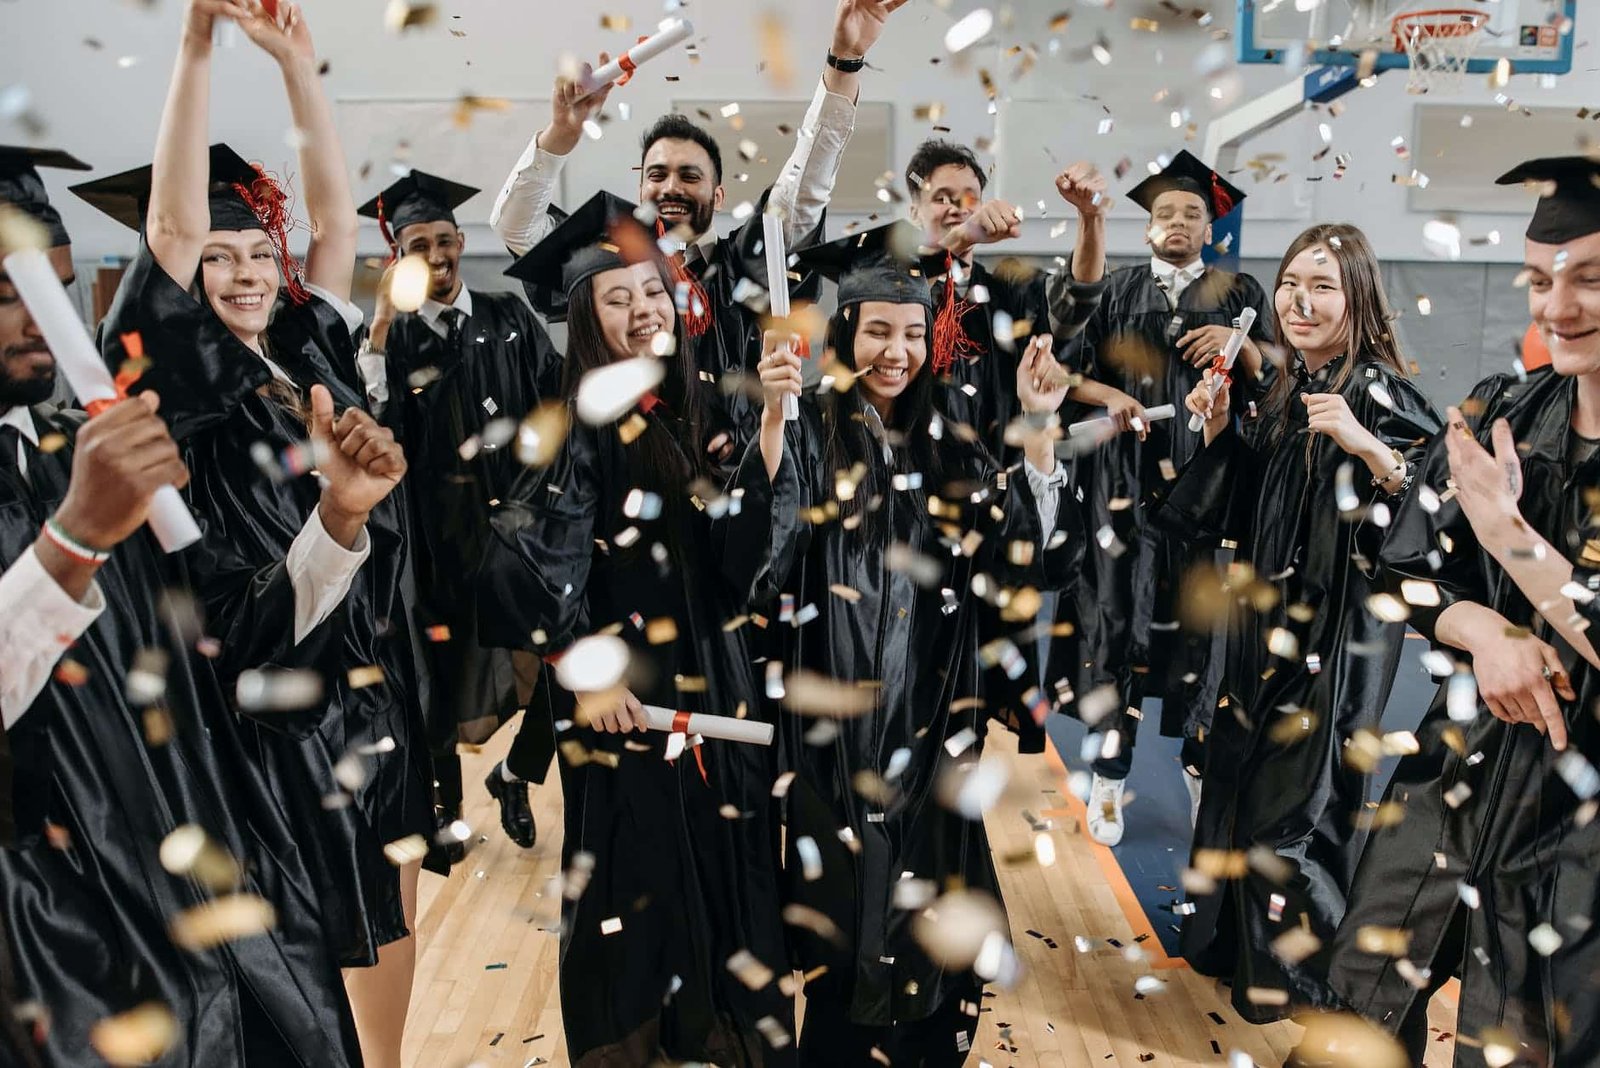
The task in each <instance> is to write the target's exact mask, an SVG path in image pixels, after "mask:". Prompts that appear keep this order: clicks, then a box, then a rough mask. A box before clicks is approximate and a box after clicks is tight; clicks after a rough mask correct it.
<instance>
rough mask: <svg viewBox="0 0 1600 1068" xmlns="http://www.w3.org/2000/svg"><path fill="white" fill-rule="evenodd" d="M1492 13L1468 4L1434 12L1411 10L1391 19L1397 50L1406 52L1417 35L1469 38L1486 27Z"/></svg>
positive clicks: (1395, 48) (1390, 25)
mask: <svg viewBox="0 0 1600 1068" xmlns="http://www.w3.org/2000/svg"><path fill="white" fill-rule="evenodd" d="M1488 21H1489V16H1487V15H1485V14H1484V13H1483V12H1481V11H1473V10H1471V9H1470V8H1465V7H1441V8H1435V9H1434V10H1431V11H1407V12H1405V13H1404V14H1400V15H1396V16H1395V17H1394V18H1392V19H1390V20H1389V28H1390V29H1391V30H1392V31H1393V33H1394V50H1395V51H1396V52H1404V51H1405V50H1406V44H1407V42H1409V41H1410V39H1411V38H1412V37H1413V36H1417V37H1466V36H1469V35H1470V34H1474V33H1477V32H1478V31H1479V30H1481V29H1483V25H1484V23H1486V22H1488Z"/></svg>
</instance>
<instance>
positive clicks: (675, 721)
mask: <svg viewBox="0 0 1600 1068" xmlns="http://www.w3.org/2000/svg"><path fill="white" fill-rule="evenodd" d="M672 733H674V734H681V735H683V736H684V744H685V745H687V744H688V737H689V713H687V712H681V711H680V712H677V713H675V714H674V715H673V717H672ZM694 762H695V764H696V765H698V766H699V768H700V781H701V782H703V783H705V784H706V785H707V786H710V785H711V780H710V779H709V778H708V777H707V776H706V760H705V757H703V756H701V755H700V747H699V746H698V745H697V746H695V747H694Z"/></svg>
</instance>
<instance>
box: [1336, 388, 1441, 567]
mask: <svg viewBox="0 0 1600 1068" xmlns="http://www.w3.org/2000/svg"><path fill="white" fill-rule="evenodd" d="M1357 382H1358V383H1359V382H1368V383H1382V388H1383V390H1384V391H1385V393H1386V394H1387V396H1386V397H1385V400H1387V401H1388V403H1387V404H1386V403H1384V402H1383V401H1380V400H1378V399H1377V398H1376V397H1375V396H1373V393H1372V392H1371V390H1370V387H1358V388H1366V389H1368V392H1367V395H1366V396H1365V397H1361V396H1357V397H1355V398H1353V400H1352V405H1353V407H1354V410H1355V411H1356V412H1358V413H1359V415H1360V418H1361V423H1362V425H1363V426H1365V427H1366V428H1367V429H1368V430H1370V431H1371V432H1372V434H1373V436H1374V437H1376V438H1377V439H1378V440H1379V441H1381V442H1383V444H1384V445H1385V446H1386V447H1388V448H1389V449H1391V450H1393V451H1394V452H1397V453H1399V454H1400V457H1401V459H1402V460H1403V461H1404V462H1405V463H1406V464H1408V465H1409V469H1410V470H1411V471H1412V472H1413V475H1412V480H1411V481H1412V484H1413V485H1415V483H1416V472H1417V471H1419V470H1420V465H1421V464H1422V461H1423V459H1424V458H1425V456H1426V454H1427V451H1428V443H1429V442H1430V441H1432V440H1433V438H1434V436H1435V435H1436V434H1438V432H1439V428H1440V422H1439V413H1438V412H1437V411H1435V410H1434V407H1433V404H1432V402H1430V401H1429V400H1428V398H1427V397H1425V396H1423V395H1422V391H1421V390H1419V389H1418V388H1417V387H1416V386H1415V385H1414V384H1413V383H1412V382H1411V381H1410V380H1408V379H1404V378H1401V377H1400V376H1399V375H1396V374H1385V375H1382V376H1380V377H1377V378H1371V379H1367V378H1358V379H1357ZM1352 462H1353V463H1354V464H1355V490H1356V494H1357V496H1358V497H1360V499H1361V503H1362V505H1363V506H1364V507H1363V509H1362V519H1361V522H1360V525H1359V526H1358V527H1357V528H1356V540H1355V544H1356V549H1357V552H1358V558H1357V560H1356V564H1357V566H1359V567H1360V568H1361V569H1362V571H1363V573H1365V574H1366V575H1367V576H1368V577H1369V578H1370V577H1374V572H1375V569H1376V563H1375V562H1376V560H1377V557H1378V554H1379V553H1380V552H1382V548H1383V541H1384V538H1385V536H1386V534H1387V528H1386V527H1385V526H1383V525H1380V524H1379V523H1377V522H1374V514H1375V513H1374V510H1373V508H1372V507H1371V506H1373V505H1376V504H1386V505H1388V510H1389V512H1390V514H1391V517H1392V513H1393V509H1394V507H1395V506H1396V505H1397V504H1399V503H1400V496H1399V495H1395V496H1390V495H1388V494H1385V493H1384V491H1383V490H1382V489H1380V488H1378V487H1376V486H1373V485H1372V475H1371V472H1369V471H1368V470H1367V467H1366V465H1365V464H1363V463H1361V462H1360V461H1357V460H1352Z"/></svg>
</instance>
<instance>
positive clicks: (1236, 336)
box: [1189, 307, 1256, 430]
mask: <svg viewBox="0 0 1600 1068" xmlns="http://www.w3.org/2000/svg"><path fill="white" fill-rule="evenodd" d="M1255 322H1256V310H1255V309H1254V308H1249V307H1247V308H1245V309H1244V311H1242V312H1240V313H1239V318H1237V319H1235V320H1234V321H1233V333H1231V334H1229V335H1228V343H1227V344H1226V345H1224V346H1223V348H1222V373H1223V374H1227V373H1228V372H1229V371H1232V370H1233V363H1234V361H1235V360H1237V359H1238V358H1239V350H1240V349H1242V348H1244V339H1245V338H1246V337H1247V336H1248V335H1249V333H1250V328H1251V327H1252V326H1254V325H1255ZM1209 392H1210V394H1211V399H1212V400H1216V399H1217V382H1216V379H1212V380H1211V388H1210V390H1209ZM1205 425H1206V421H1205V419H1204V418H1202V417H1201V416H1200V414H1199V413H1198V412H1196V413H1195V414H1194V415H1191V416H1189V429H1190V430H1199V429H1200V428H1201V427H1203V426H1205Z"/></svg>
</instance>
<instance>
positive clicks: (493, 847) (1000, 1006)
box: [404, 721, 1455, 1068]
mask: <svg viewBox="0 0 1600 1068" xmlns="http://www.w3.org/2000/svg"><path fill="white" fill-rule="evenodd" d="M514 722H515V721H514ZM511 729H512V727H511V726H508V727H507V728H505V729H502V730H501V731H500V733H499V734H497V735H496V736H495V737H494V738H493V739H491V740H490V742H489V744H487V745H486V746H484V747H483V749H482V750H481V751H480V752H475V753H470V754H465V755H464V756H463V758H462V764H463V779H464V781H465V782H466V783H467V804H466V812H465V814H464V818H465V819H466V820H467V822H468V823H469V824H471V825H472V826H473V827H474V828H475V830H476V832H477V833H476V835H475V836H474V846H475V848H474V849H473V851H472V852H471V853H470V854H469V855H468V857H467V861H466V863H464V864H462V865H458V866H457V868H456V870H455V872H454V873H453V874H452V875H451V876H450V878H449V879H442V878H440V877H438V876H435V875H430V874H428V873H426V872H424V873H423V875H422V888H421V896H420V902H419V909H418V922H417V928H418V936H419V938H420V940H421V942H420V947H419V949H420V953H419V956H418V962H417V976H416V984H415V986H414V988H413V992H412V1002H411V1012H410V1017H409V1020H408V1022H407V1029H406V1043H405V1056H404V1062H405V1063H406V1064H407V1065H415V1066H417V1068H465V1066H467V1065H483V1066H485V1068H489V1066H506V1068H525V1066H528V1065H541V1064H551V1065H561V1066H564V1065H566V1064H567V1063H568V1061H567V1056H566V1047H565V1043H564V1042H563V1041H562V1036H561V1008H560V1002H559V999H558V997H557V994H556V963H557V953H558V945H557V942H556V936H555V935H554V934H551V933H548V932H547V931H545V930H544V928H545V927H547V926H549V927H554V920H555V915H556V903H555V902H554V901H551V900H547V898H546V895H545V894H544V890H545V884H546V882H547V881H548V880H549V878H550V877H551V876H552V875H553V874H555V873H556V872H557V870H558V868H559V865H560V856H561V849H560V843H561V789H560V785H559V780H558V778H557V776H556V775H555V774H554V770H553V769H552V774H551V776H550V782H549V784H548V785H546V786H543V787H539V788H537V789H535V790H534V791H533V810H534V816H535V818H536V819H537V821H538V824H539V843H538V845H537V846H536V847H535V848H534V849H532V850H521V849H518V848H517V847H516V846H514V845H513V844H512V843H511V842H510V840H508V839H507V838H506V836H505V834H504V832H503V831H501V829H500V820H499V813H498V811H497V809H496V807H495V805H494V802H493V801H491V800H490V799H489V797H488V795H487V794H486V793H485V792H484V790H483V786H482V782H483V778H484V776H485V775H486V774H487V773H488V769H489V767H490V765H491V764H492V763H493V762H494V761H496V760H498V759H499V758H500V757H501V756H502V755H503V754H504V752H505V750H506V748H507V746H508V745H509V744H510V736H511ZM984 759H985V760H1006V761H1011V762H1015V767H1014V769H1013V775H1012V779H1013V782H1014V783H1021V784H1023V785H1022V786H1020V787H1019V788H1017V789H1016V790H1014V791H1013V792H1012V793H1011V794H1009V795H1008V796H1007V797H1006V798H1004V799H1003V800H1002V802H1001V803H1000V804H999V805H997V806H996V808H995V810H994V811H993V812H991V813H990V815H989V817H988V827H989V837H990V843H991V845H992V847H993V849H994V854H995V857H996V865H997V867H998V868H999V872H1000V882H1001V887H1002V889H1003V891H1004V894H1005V900H1006V907H1007V910H1008V912H1009V914H1010V917H1011V933H1012V939H1013V941H1014V942H1015V943H1016V946H1017V950H1018V952H1019V954H1020V955H1021V957H1022V960H1023V962H1024V964H1025V966H1026V969H1027V971H1026V974H1025V975H1024V977H1023V981H1022V982H1021V983H1020V984H1019V985H1018V986H1017V987H1016V988H1015V989H1012V990H1009V991H1001V992H999V993H998V994H997V996H994V997H988V998H985V999H984V1008H985V1012H984V1014H983V1018H982V1021H981V1026H980V1028H979V1030H978V1041H977V1044H976V1047H975V1049H974V1051H973V1052H974V1055H973V1056H972V1057H971V1058H969V1060H968V1062H967V1063H968V1065H969V1066H973V1068H976V1066H977V1065H978V1064H979V1063H980V1061H984V1062H988V1063H990V1064H992V1065H994V1066H995V1068H1006V1066H1014V1068H1034V1066H1048V1068H1068V1066H1080V1065H1082V1066H1089V1065H1096V1066H1107V1068H1124V1066H1126V1068H1134V1066H1142V1065H1155V1066H1160V1068H1167V1066H1172V1068H1179V1066H1187V1065H1223V1064H1226V1063H1227V1057H1228V1054H1229V1053H1230V1052H1231V1051H1233V1050H1240V1051H1243V1052H1245V1053H1247V1054H1249V1055H1250V1057H1251V1058H1252V1059H1253V1060H1254V1061H1255V1063H1256V1064H1258V1065H1261V1066H1263V1068H1269V1066H1271V1068H1276V1066H1278V1065H1281V1064H1282V1063H1283V1059H1284V1056H1285V1055H1286V1054H1287V1052H1288V1050H1289V1048H1290V1047H1291V1046H1292V1045H1293V1044H1294V1041H1295V1039H1296V1038H1297V1037H1298V1034H1299V1030H1300V1029H1299V1028H1298V1027H1296V1026H1295V1025H1294V1024H1289V1023H1282V1024H1274V1025H1272V1026H1269V1027H1254V1026H1251V1025H1249V1024H1246V1023H1244V1022H1243V1021H1241V1020H1240V1019H1239V1017H1238V1015H1237V1014H1236V1013H1234V1012H1233V1010H1232V1009H1231V1008H1230V1007H1229V1005H1228V1001H1227V992H1226V991H1225V990H1220V991H1219V988H1218V987H1217V985H1216V984H1215V983H1214V982H1213V981H1211V980H1209V979H1206V978H1204V977H1202V976H1198V975H1196V974H1194V973H1193V972H1192V971H1190V970H1189V969H1188V967H1187V966H1185V965H1184V964H1183V963H1182V961H1174V960H1168V959H1167V958H1166V957H1165V955H1164V954H1163V953H1162V951H1161V948H1160V945H1159V943H1158V941H1157V939H1156V938H1155V935H1154V932H1153V931H1152V930H1151V928H1150V925H1149V921H1148V919H1147V918H1146V917H1145V916H1144V914H1143V912H1142V911H1141V910H1140V909H1139V907H1138V905H1137V903H1136V902H1135V899H1134V896H1133V893H1132V891H1131V890H1129V889H1128V886H1127V882H1126V880H1125V879H1124V878H1123V876H1122V873H1121V870H1120V869H1119V868H1118V867H1117V863H1116V859H1115V857H1114V856H1113V854H1112V852H1111V850H1109V849H1106V848H1104V847H1102V846H1099V845H1096V844H1094V843H1093V842H1092V841H1090V839H1089V838H1088V837H1087V835H1085V834H1084V833H1082V831H1081V827H1082V824H1083V804H1082V802H1080V801H1078V800H1077V799H1075V798H1072V797H1070V796H1068V795H1067V794H1066V793H1065V777H1064V773H1063V771H1062V768H1061V764H1060V762H1059V760H1058V759H1057V758H1056V757H1055V755H1054V753H1053V752H1052V753H1051V754H1049V755H1048V756H1047V757H1027V758H1022V759H1021V760H1020V761H1019V758H1018V757H1017V754H1016V746H1015V743H1014V740H1013V738H1012V736H1011V735H1010V734H1009V733H1007V732H1005V731H1001V730H995V731H992V732H991V733H990V735H989V742H988V749H987V751H986V753H985V756H984ZM1024 812H1027V813H1029V814H1031V815H1033V816H1034V817H1036V818H1038V819H1043V820H1049V821H1051V823H1052V824H1053V826H1052V829H1051V830H1050V831H1049V832H1048V833H1049V834H1050V835H1051V836H1052V838H1053V839H1054V843H1055V847H1056V861H1055V863H1054V864H1053V865H1051V866H1049V867H1043V866H1041V865H1040V864H1039V863H1038V862H1037V860H1036V859H1034V850H1033V838H1034V834H1035V831H1034V830H1033V827H1032V826H1031V825H1030V823H1029V821H1028V819H1027V817H1026V816H1025V815H1024ZM479 838H487V841H479V840H478V839H479ZM1018 858H1026V859H1018ZM1080 935H1081V936H1084V937H1086V938H1088V939H1091V940H1093V948H1092V949H1090V951H1089V952H1087V953H1080V952H1079V951H1078V949H1077V948H1076V947H1075V944H1074V938H1075V937H1076V936H1080ZM1109 940H1115V941H1116V942H1118V943H1120V944H1121V946H1122V947H1123V948H1122V949H1118V948H1117V947H1116V946H1113V945H1112V944H1111V943H1110V941H1109ZM1051 942H1053V943H1054V947H1052V946H1051V945H1050V944H1049V943H1051ZM1146 947H1148V952H1149V953H1150V954H1151V959H1150V960H1149V961H1148V962H1147V963H1145V964H1135V963H1133V962H1130V961H1129V960H1127V959H1125V957H1124V952H1125V951H1126V950H1128V949H1130V948H1134V949H1138V950H1145V949H1146ZM1143 975H1153V976H1155V977H1156V978H1158V979H1160V980H1161V981H1162V982H1163V983H1165V987H1164V989H1161V990H1159V991H1157V992H1153V993H1151V994H1149V995H1147V996H1144V997H1139V996H1138V995H1137V994H1136V992H1135V990H1134V982H1135V980H1136V979H1138V978H1139V977H1140V976H1143ZM1447 996H1448V995H1441V996H1440V997H1439V998H1438V999H1436V1000H1435V1002H1434V1005H1433V1020H1432V1022H1433V1024H1434V1025H1435V1027H1436V1028H1437V1029H1440V1031H1443V1032H1448V1031H1451V1030H1453V1018H1454V1014H1455V1006H1454V1005H1453V1004H1451V1003H1449V1002H1448V1001H1447V1000H1446V999H1447ZM1438 1033H1439V1031H1436V1035H1437V1034H1438ZM1451 1052H1452V1043H1451V1042H1450V1041H1449V1040H1448V1039H1445V1040H1442V1041H1436V1042H1434V1043H1433V1044H1432V1047H1431V1049H1430V1051H1429V1057H1428V1061H1427V1064H1428V1065H1429V1068H1444V1066H1446V1065H1448V1064H1449V1063H1450V1055H1451Z"/></svg>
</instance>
